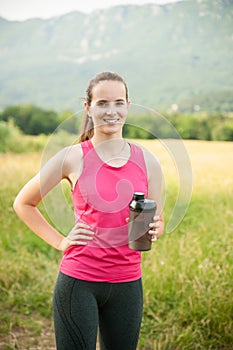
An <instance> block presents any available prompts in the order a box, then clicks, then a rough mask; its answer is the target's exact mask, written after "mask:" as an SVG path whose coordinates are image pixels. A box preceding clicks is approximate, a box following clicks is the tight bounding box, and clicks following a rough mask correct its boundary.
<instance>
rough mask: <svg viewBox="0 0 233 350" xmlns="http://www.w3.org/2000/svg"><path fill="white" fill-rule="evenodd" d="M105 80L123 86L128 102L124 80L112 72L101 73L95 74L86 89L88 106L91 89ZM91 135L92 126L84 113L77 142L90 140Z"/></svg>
mask: <svg viewBox="0 0 233 350" xmlns="http://www.w3.org/2000/svg"><path fill="white" fill-rule="evenodd" d="M105 80H113V81H120V82H122V83H123V84H124V86H125V92H126V100H127V101H128V88H127V85H126V83H125V81H124V79H123V78H122V77H121V76H120V75H119V74H117V73H114V72H101V73H99V74H97V75H96V76H95V77H94V78H93V79H92V80H91V81H90V83H89V85H88V88H87V90H86V102H87V104H88V106H90V105H91V101H92V90H93V88H94V87H95V86H96V85H97V84H98V83H99V82H100V81H105ZM93 135H94V124H93V121H92V118H91V117H90V116H89V115H88V114H87V112H86V113H85V115H84V118H83V122H82V126H81V130H80V136H79V138H78V142H83V141H86V140H90V139H91V138H92V137H93Z"/></svg>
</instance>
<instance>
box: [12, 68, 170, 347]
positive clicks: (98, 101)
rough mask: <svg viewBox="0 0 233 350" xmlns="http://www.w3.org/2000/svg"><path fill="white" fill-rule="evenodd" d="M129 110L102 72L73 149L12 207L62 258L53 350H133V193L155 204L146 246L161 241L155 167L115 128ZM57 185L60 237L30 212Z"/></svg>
mask: <svg viewBox="0 0 233 350" xmlns="http://www.w3.org/2000/svg"><path fill="white" fill-rule="evenodd" d="M129 105H130V102H129V100H128V89H127V86H126V83H125V81H124V80H123V78H122V77H121V76H119V75H118V74H116V73H112V72H103V73H100V74H98V75H97V76H96V77H94V78H93V79H92V80H91V81H90V84H89V86H88V89H87V96H86V101H85V103H84V107H85V111H86V115H85V119H84V123H83V133H82V134H81V136H80V143H78V144H76V145H72V146H70V147H66V148H65V149H63V150H61V151H60V152H58V153H57V154H56V155H55V156H54V157H53V158H52V159H51V160H49V161H48V162H47V163H46V164H45V166H44V167H43V168H42V169H41V171H40V172H39V173H38V174H37V175H36V176H35V177H34V178H33V179H32V180H31V181H29V182H28V183H27V184H26V185H25V186H24V187H23V189H22V190H21V191H20V193H19V194H18V196H17V197H16V199H15V203H14V209H15V211H16V213H17V214H18V216H19V217H20V218H21V219H22V220H23V221H24V222H25V223H26V225H27V226H28V227H29V228H30V229H31V230H32V231H34V232H35V233H36V234H37V235H38V236H40V237H41V238H42V239H43V240H45V241H46V242H47V243H48V244H50V245H52V246H53V247H54V248H56V249H58V250H60V251H62V252H64V255H63V258H62V261H61V265H60V271H59V275H58V279H57V282H56V286H55V290H54V297H53V313H54V324H55V334H56V345H57V349H59V350H66V349H67V350H72V349H74V350H77V349H82V350H83V349H88V350H92V349H95V348H96V338H97V329H98V328H99V332H100V343H101V349H108V350H133V349H136V347H137V342H138V337H139V332H140V325H141V318H142V303H143V296H142V284H141V267H140V262H141V253H140V252H137V251H134V250H131V249H130V248H129V247H128V245H127V218H128V216H129V209H128V205H129V202H130V200H131V198H132V195H133V193H134V192H136V191H140V192H144V193H145V194H146V196H148V197H149V198H152V199H154V200H155V201H156V202H157V204H158V211H157V213H158V214H157V216H155V217H154V221H153V222H152V223H151V224H150V225H149V226H150V230H149V233H150V234H151V241H152V242H154V241H156V239H157V238H159V237H160V236H161V235H162V233H163V226H164V223H163V216H162V212H161V211H162V209H161V183H162V180H161V178H162V176H161V170H160V166H159V163H158V161H157V160H156V158H155V157H154V156H153V155H152V154H151V153H149V152H148V151H146V150H141V148H139V147H138V146H136V145H134V144H132V143H128V142H126V140H125V139H124V138H123V137H122V128H123V125H124V123H125V121H126V116H127V112H128V108H129ZM62 179H67V180H68V181H69V183H70V185H71V189H72V199H73V206H74V213H75V219H76V220H75V225H74V227H73V229H72V230H71V232H70V233H69V234H68V235H67V237H64V236H63V235H61V234H60V233H59V232H58V231H57V230H56V229H55V228H54V227H52V226H51V225H50V224H49V223H48V222H47V221H46V220H45V218H44V217H43V216H42V215H41V213H40V212H39V210H38V209H37V205H38V204H39V202H40V201H41V200H42V198H43V197H44V196H45V195H46V194H47V193H48V192H49V191H50V190H51V189H52V188H53V187H54V186H56V185H57V184H58V183H59V182H60V181H61V180H62Z"/></svg>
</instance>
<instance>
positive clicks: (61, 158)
mask: <svg viewBox="0 0 233 350" xmlns="http://www.w3.org/2000/svg"><path fill="white" fill-rule="evenodd" d="M67 150H68V148H66V149H63V150H62V151H60V152H59V153H57V154H56V155H55V156H54V157H53V158H51V160H49V161H48V162H47V163H46V164H45V166H44V167H43V168H42V169H41V171H40V172H39V173H38V174H37V175H36V176H35V177H33V178H32V179H31V180H30V181H29V182H28V183H27V184H26V185H25V186H24V187H23V188H22V190H21V191H20V192H19V194H18V195H17V197H16V199H15V201H14V210H15V212H16V213H17V215H18V216H19V217H20V218H21V220H22V221H23V222H24V223H25V224H26V225H27V226H28V227H29V228H30V229H31V230H32V231H33V232H35V233H36V234H37V235H38V236H39V237H40V238H42V239H43V240H44V241H45V242H47V243H48V244H50V245H51V246H53V247H54V248H56V249H58V250H61V251H64V250H65V249H67V248H68V247H69V246H71V245H78V244H82V245H83V244H86V243H87V239H89V238H90V236H88V235H90V234H93V233H92V232H90V230H88V226H87V225H85V224H78V225H75V227H74V228H73V229H72V230H71V232H70V234H69V236H68V237H64V236H63V235H61V234H60V233H59V232H58V231H57V230H56V229H55V228H54V227H52V226H51V225H50V224H49V223H48V222H47V220H46V219H45V218H44V216H43V215H42V214H41V213H40V211H39V210H38V208H37V205H38V204H39V203H40V201H41V200H42V198H43V197H44V196H45V195H46V194H47V193H48V192H49V191H50V190H52V188H54V187H55V186H56V185H57V184H58V183H59V182H60V181H61V180H62V179H64V178H67V179H68V178H69V175H70V174H71V173H72V165H71V162H70V160H71V159H70V156H69V155H68V153H67ZM70 154H71V152H70ZM77 160H78V154H77ZM80 161H81V157H80Z"/></svg>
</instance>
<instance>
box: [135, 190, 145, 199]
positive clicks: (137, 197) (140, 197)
mask: <svg viewBox="0 0 233 350" xmlns="http://www.w3.org/2000/svg"><path fill="white" fill-rule="evenodd" d="M144 198H145V195H144V193H143V192H134V194H133V199H134V200H135V201H139V200H143V199H144Z"/></svg>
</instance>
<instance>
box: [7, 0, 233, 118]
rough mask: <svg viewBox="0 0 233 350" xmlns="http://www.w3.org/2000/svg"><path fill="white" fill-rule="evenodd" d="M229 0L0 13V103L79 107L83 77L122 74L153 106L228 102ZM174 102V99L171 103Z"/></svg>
mask: <svg viewBox="0 0 233 350" xmlns="http://www.w3.org/2000/svg"><path fill="white" fill-rule="evenodd" d="M232 18H233V1H232V0H186V1H185V0H184V1H180V2H177V3H173V4H167V5H160V6H159V5H154V4H148V5H143V6H130V5H125V6H116V7H112V8H108V9H105V10H97V11H94V12H92V13H91V14H89V15H88V14H84V13H80V12H73V13H70V14H67V15H64V16H61V17H54V18H51V19H48V20H42V19H32V20H27V21H24V22H17V21H7V20H5V19H3V18H1V19H0V66H1V76H0V89H1V95H0V108H1V109H3V108H4V107H6V106H7V105H12V104H22V103H33V104H36V105H39V106H42V107H46V108H52V109H56V110H64V109H67V108H69V109H73V110H78V109H79V108H80V104H81V101H80V98H82V97H83V96H84V93H85V87H86V85H87V81H88V80H89V78H91V77H92V76H93V75H94V74H95V73H97V72H99V71H102V70H115V71H118V72H120V73H121V74H123V75H124V76H125V78H126V80H127V82H128V85H129V92H130V97H131V100H132V101H133V102H134V103H137V104H142V105H144V106H147V107H152V108H156V109H169V108H170V107H171V105H178V107H179V110H180V111H189V112H190V111H194V110H199V109H200V110H201V111H203V110H206V111H210V112H211V111H232V110H233V98H232V96H233V94H232V93H233V74H232V70H233V69H232V61H233V57H232V56H233V55H232V41H233V33H232V29H233V20H232ZM175 108H176V106H175Z"/></svg>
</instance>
